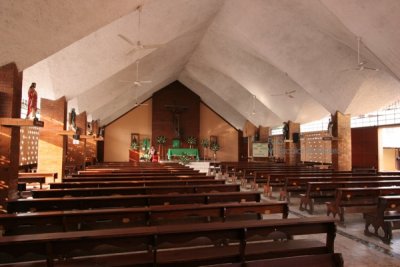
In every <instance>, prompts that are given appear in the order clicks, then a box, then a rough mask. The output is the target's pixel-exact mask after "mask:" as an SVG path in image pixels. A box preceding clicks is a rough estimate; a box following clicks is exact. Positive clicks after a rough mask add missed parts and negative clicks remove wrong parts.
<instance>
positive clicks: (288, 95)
mask: <svg viewBox="0 0 400 267" xmlns="http://www.w3.org/2000/svg"><path fill="white" fill-rule="evenodd" d="M294 93H296V90H292V91H286V92H284V93H281V94H272V95H271V96H287V97H289V98H294V96H293V94H294Z"/></svg>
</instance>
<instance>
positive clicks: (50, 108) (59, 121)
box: [38, 97, 67, 177]
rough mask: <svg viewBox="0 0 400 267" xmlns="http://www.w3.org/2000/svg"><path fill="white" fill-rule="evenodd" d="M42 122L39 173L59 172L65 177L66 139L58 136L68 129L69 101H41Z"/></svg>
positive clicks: (62, 98) (59, 174)
mask: <svg viewBox="0 0 400 267" xmlns="http://www.w3.org/2000/svg"><path fill="white" fill-rule="evenodd" d="M40 109H41V114H40V120H41V121H43V122H44V127H43V128H41V129H40V130H39V147H38V172H57V173H58V177H63V176H64V166H65V147H66V137H65V136H63V135H59V134H57V133H58V132H62V131H63V130H65V129H66V123H67V101H66V99H65V97H61V98H59V99H57V100H54V101H53V100H49V99H44V98H42V99H41V103H40Z"/></svg>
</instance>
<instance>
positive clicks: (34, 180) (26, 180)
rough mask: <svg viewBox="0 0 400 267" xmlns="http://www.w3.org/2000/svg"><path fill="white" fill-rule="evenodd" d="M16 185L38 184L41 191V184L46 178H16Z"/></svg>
mask: <svg viewBox="0 0 400 267" xmlns="http://www.w3.org/2000/svg"><path fill="white" fill-rule="evenodd" d="M18 183H25V184H31V183H39V184H40V189H42V188H43V184H45V183H46V177H44V176H32V177H30V176H29V177H28V176H27V177H18Z"/></svg>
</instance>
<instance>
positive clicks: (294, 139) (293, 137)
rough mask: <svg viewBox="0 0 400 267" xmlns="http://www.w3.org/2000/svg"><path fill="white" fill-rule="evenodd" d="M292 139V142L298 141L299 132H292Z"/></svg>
mask: <svg viewBox="0 0 400 267" xmlns="http://www.w3.org/2000/svg"><path fill="white" fill-rule="evenodd" d="M292 139H293V143H298V142H299V141H300V134H299V133H293V134H292Z"/></svg>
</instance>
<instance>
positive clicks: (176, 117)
mask: <svg viewBox="0 0 400 267" xmlns="http://www.w3.org/2000/svg"><path fill="white" fill-rule="evenodd" d="M165 108H166V109H168V110H169V111H171V113H172V126H173V129H174V132H175V138H177V139H180V138H181V135H182V129H181V125H180V124H181V122H180V116H181V114H182V112H184V111H185V110H187V107H185V106H178V105H175V104H174V105H165Z"/></svg>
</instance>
